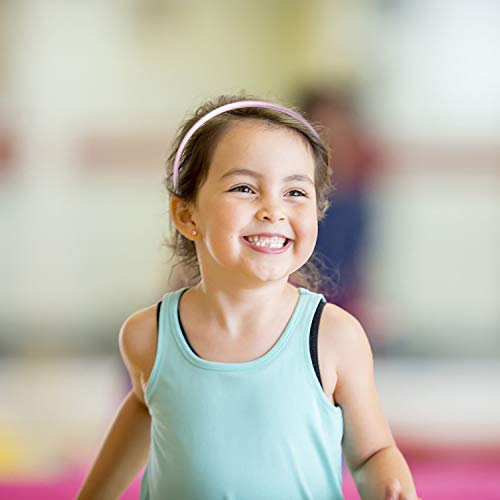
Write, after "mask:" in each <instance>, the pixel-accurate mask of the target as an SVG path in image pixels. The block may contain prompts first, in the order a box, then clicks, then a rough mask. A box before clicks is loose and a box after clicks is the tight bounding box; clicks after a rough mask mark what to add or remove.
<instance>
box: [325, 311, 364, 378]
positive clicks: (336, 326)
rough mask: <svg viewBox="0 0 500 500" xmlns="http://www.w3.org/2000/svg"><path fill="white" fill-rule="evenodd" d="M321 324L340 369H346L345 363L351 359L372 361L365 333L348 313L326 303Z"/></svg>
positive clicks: (356, 320) (357, 321)
mask: <svg viewBox="0 0 500 500" xmlns="http://www.w3.org/2000/svg"><path fill="white" fill-rule="evenodd" d="M321 323H322V324H321V327H322V330H323V331H324V336H325V337H326V339H327V340H328V343H329V344H330V345H331V346H332V348H333V352H335V353H337V354H338V360H337V361H338V362H339V363H340V364H338V367H339V368H340V369H344V370H345V369H347V368H348V367H349V364H348V363H346V361H347V360H350V361H352V360H353V357H355V358H356V357H357V358H360V357H361V358H364V361H365V362H370V360H371V361H373V359H372V351H371V347H370V343H369V340H368V337H367V335H366V332H365V330H364V328H363V326H362V325H361V323H360V322H359V320H358V319H357V318H356V317H355V316H354V315H352V314H351V313H350V312H348V311H346V310H345V309H342V308H341V307H339V306H337V305H335V304H331V303H328V302H327V303H326V304H325V307H324V309H323V313H322V316H321ZM359 361H361V360H359ZM346 365H347V366H346Z"/></svg>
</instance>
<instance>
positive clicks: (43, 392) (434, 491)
mask: <svg viewBox="0 0 500 500" xmlns="http://www.w3.org/2000/svg"><path fill="white" fill-rule="evenodd" d="M499 24H500V4H499V3H498V2H494V1H491V0H490V1H489V0H478V1H476V2H456V1H451V0H439V1H438V0H419V1H417V0H399V1H398V0H378V1H370V2H369V1H363V0H359V1H340V0H313V1H310V2H302V1H296V0H287V1H285V0H267V1H261V0H257V1H254V2H251V3H247V2H223V1H220V0H216V1H211V2H204V1H201V0H188V1H180V0H121V1H116V0H115V1H109V2H97V1H95V0H90V1H87V2H61V1H56V0H47V1H44V2H40V1H36V0H25V1H22V2H16V1H13V0H12V1H9V0H3V1H0V353H1V357H0V401H1V404H0V498H16V499H21V498H30V499H32V498H51V499H56V498H57V499H59V498H61V499H63V498H73V497H74V495H75V494H76V491H77V490H78V488H79V486H80V484H81V482H82V480H83V478H84V475H85V474H86V472H87V471H88V469H89V467H90V464H91V461H92V460H93V459H94V457H95V454H96V453H97V451H98V448H99V446H100V443H101V441H102V439H103V436H104V434H105V432H106V430H107V428H108V426H109V424H110V423H111V421H112V419H113V417H114V415H115V413H116V411H117V410H118V407H119V405H120V404H121V401H122V400H123V398H124V396H125V394H126V392H127V391H128V389H129V382H128V380H127V376H126V371H125V368H124V366H123V364H122V362H121V359H120V356H119V348H118V332H119V328H120V326H121V325H122V323H123V321H124V320H125V319H126V318H127V317H128V316H129V315H130V314H132V313H133V312H134V311H136V310H138V309H140V308H142V307H146V306H149V305H151V304H153V303H155V302H156V301H158V300H160V299H161V297H162V296H163V294H164V293H165V292H167V291H169V285H168V276H169V272H170V268H169V264H168V258H169V255H168V254H167V250H166V249H165V247H163V246H162V238H163V237H164V236H165V234H166V232H167V231H168V211H167V207H168V206H167V196H166V192H165V191H164V188H163V186H162V180H163V175H164V167H163V162H164V160H165V157H166V152H167V150H168V146H169V143H170V141H171V139H172V135H173V134H174V132H175V130H176V127H177V125H178V123H179V122H180V121H181V120H183V119H184V118H186V116H187V113H188V112H190V111H192V110H194V108H195V107H196V106H197V105H199V104H200V103H201V102H202V101H204V100H205V99H206V98H209V97H214V96H216V95H218V94H222V93H237V92H239V91H241V90H245V91H247V92H250V93H255V94H258V95H261V96H263V97H266V98H270V99H273V98H275V99H278V100H281V101H283V102H285V103H289V104H292V105H298V106H301V107H302V108H303V109H304V111H305V112H306V113H307V116H308V117H310V118H311V119H313V120H315V121H318V122H320V123H323V124H324V125H325V126H326V127H327V131H328V136H329V140H330V145H331V147H332V150H333V164H332V166H333V169H334V180H335V182H336V183H337V191H336V193H335V194H334V195H333V198H332V205H331V208H330V210H329V213H328V216H327V217H326V219H325V220H324V221H323V222H322V223H321V225H320V235H319V238H318V245H317V250H318V252H322V253H323V254H325V255H326V256H327V257H328V258H329V260H330V262H331V264H332V273H333V272H334V271H335V276H337V277H338V286H339V289H338V293H337V294H336V295H335V296H332V297H329V300H330V301H332V302H336V303H338V304H339V305H341V306H342V307H344V308H346V309H347V310H349V311H350V312H352V313H353V314H355V315H356V317H358V319H359V320H360V322H361V323H362V325H363V326H364V328H365V331H366V333H367V335H368V337H369V339H370V343H371V345H372V349H373V351H374V354H375V377H376V382H377V386H378V390H379V394H380V397H381V400H382V404H383V406H384V409H385V411H386V415H387V417H388V419H389V423H390V425H391V428H392V429H393V433H394V436H395V438H396V441H397V443H398V445H399V447H400V449H401V450H402V451H403V453H404V454H405V457H406V458H407V461H408V463H409V465H410V468H411V470H412V472H413V475H414V479H415V482H416V485H417V491H418V492H419V495H420V496H422V497H423V498H425V499H426V500H432V499H443V498H446V499H465V498H467V499H472V498H480V499H492V498H500V485H499V479H498V478H499V475H498V472H499V470H500V418H499V415H500V396H499V394H500V392H499V391H498V385H499V381H500V332H499V329H500V260H499V258H498V256H499V255H500V224H499V221H500V196H499V195H500V135H499V132H500V92H499V88H500V69H499V66H498V60H499V58H500V34H499V31H498V25H499ZM495 61H497V63H495ZM332 276H333V274H332ZM139 480H140V476H139V477H138V478H137V479H136V481H135V482H134V483H133V484H132V485H131V486H130V488H129V489H128V491H127V492H126V493H125V494H124V496H123V498H126V499H132V498H137V495H138V491H139ZM344 490H345V495H346V499H356V498H359V497H358V495H357V493H356V492H355V488H354V485H353V483H352V479H351V478H350V475H349V473H348V471H347V470H346V469H345V470H344Z"/></svg>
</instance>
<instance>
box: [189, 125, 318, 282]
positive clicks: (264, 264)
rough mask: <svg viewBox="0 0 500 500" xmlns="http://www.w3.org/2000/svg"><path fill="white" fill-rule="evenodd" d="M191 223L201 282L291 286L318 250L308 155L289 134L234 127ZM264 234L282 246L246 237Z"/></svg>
mask: <svg viewBox="0 0 500 500" xmlns="http://www.w3.org/2000/svg"><path fill="white" fill-rule="evenodd" d="M238 171H239V172H238ZM191 220H192V221H193V222H194V223H195V224H196V229H197V230H198V234H199V237H198V239H196V240H195V242H196V251H197V254H198V261H199V264H200V271H201V275H202V277H203V279H207V278H212V279H215V280H220V279H224V281H225V282H230V283H234V284H258V283H259V282H260V283H262V282H267V281H276V280H283V281H284V282H286V281H288V277H289V275H290V274H292V273H293V272H295V271H296V270H297V269H299V268H300V267H301V266H302V265H303V264H304V263H305V262H307V260H308V259H309V257H310V256H311V254H312V253H313V250H314V247H315V245H316V238H317V233H318V219H317V207H316V190H315V187H314V159H313V156H312V153H311V152H310V151H309V150H308V148H307V146H306V145H305V143H304V142H303V141H302V140H301V138H300V137H298V135H297V134H296V133H294V132H293V131H290V130H287V129H285V128H278V127H270V126H268V125H267V124H264V123H262V122H259V121H258V120H249V119H248V120H244V121H241V122H236V123H232V124H231V125H230V127H229V128H228V130H227V131H226V132H225V133H224V135H223V137H222V138H221V140H219V142H218V145H217V147H216V149H215V151H214V154H213V158H212V163H211V165H210V169H209V173H208V176H207V179H206V181H205V183H204V184H203V185H202V187H201V188H200V190H199V192H198V196H197V200H196V206H195V207H193V209H192V212H191ZM266 233H267V235H276V236H278V235H280V236H284V237H285V238H287V242H286V244H285V246H284V247H283V248H273V247H275V246H276V245H280V244H281V241H282V240H281V238H280V237H278V238H273V240H271V242H269V241H268V240H266V239H262V238H261V239H260V241H259V242H258V243H257V244H255V242H254V243H253V244H252V243H251V242H249V241H248V240H247V239H246V238H245V237H248V236H252V235H261V236H262V235H264V234H266ZM288 239H290V240H292V241H288ZM270 243H271V248H269V244H270ZM235 280H236V281H235Z"/></svg>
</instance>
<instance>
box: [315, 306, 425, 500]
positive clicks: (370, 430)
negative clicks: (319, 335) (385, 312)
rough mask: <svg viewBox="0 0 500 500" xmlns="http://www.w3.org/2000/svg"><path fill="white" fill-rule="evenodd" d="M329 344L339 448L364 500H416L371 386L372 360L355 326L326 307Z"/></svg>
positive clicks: (351, 318) (365, 340)
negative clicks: (340, 422)
mask: <svg viewBox="0 0 500 500" xmlns="http://www.w3.org/2000/svg"><path fill="white" fill-rule="evenodd" d="M325 313H326V314H325V315H324V316H325V321H326V322H327V323H328V328H327V330H328V332H330V335H331V338H332V340H333V342H334V345H335V349H334V352H335V353H336V358H337V359H336V366H337V375H338V381H337V387H336V389H335V396H334V399H335V400H336V401H337V402H338V404H339V405H340V406H341V407H342V411H343V415H344V424H345V426H344V427H345V430H344V437H343V441H342V449H343V452H344V456H345V459H346V463H347V465H348V467H349V470H350V472H351V475H352V477H353V480H354V482H355V484H356V487H357V489H358V492H359V494H360V496H361V498H362V499H363V500H386V499H388V498H390V497H391V496H390V495H391V494H393V497H394V499H404V500H417V496H416V491H415V485H414V483H413V478H412V475H411V472H410V469H409V467H408V464H407V463H406V460H405V459H404V457H403V455H402V454H401V452H400V450H399V449H398V447H397V445H396V442H395V440H394V438H393V435H392V432H391V430H390V428H389V424H388V422H387V419H386V417H385V415H384V412H383V409H382V406H381V403H380V400H379V397H378V393H377V389H376V386H375V381H374V369H373V368H374V367H373V355H372V351H371V348H370V344H369V342H368V338H367V336H366V334H365V332H364V330H363V327H362V326H361V324H360V323H359V321H358V320H357V319H356V318H355V317H354V316H352V315H351V314H349V313H347V312H346V311H343V310H340V311H339V308H336V307H335V306H330V305H328V307H325Z"/></svg>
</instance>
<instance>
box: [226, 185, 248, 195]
mask: <svg viewBox="0 0 500 500" xmlns="http://www.w3.org/2000/svg"><path fill="white" fill-rule="evenodd" d="M241 188H248V189H250V191H251V190H252V188H251V187H250V186H247V185H246V184H241V185H240V186H235V187H234V188H231V189H230V190H229V191H230V192H233V191H234V192H236V193H243V192H244V191H237V190H239V189H241Z"/></svg>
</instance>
